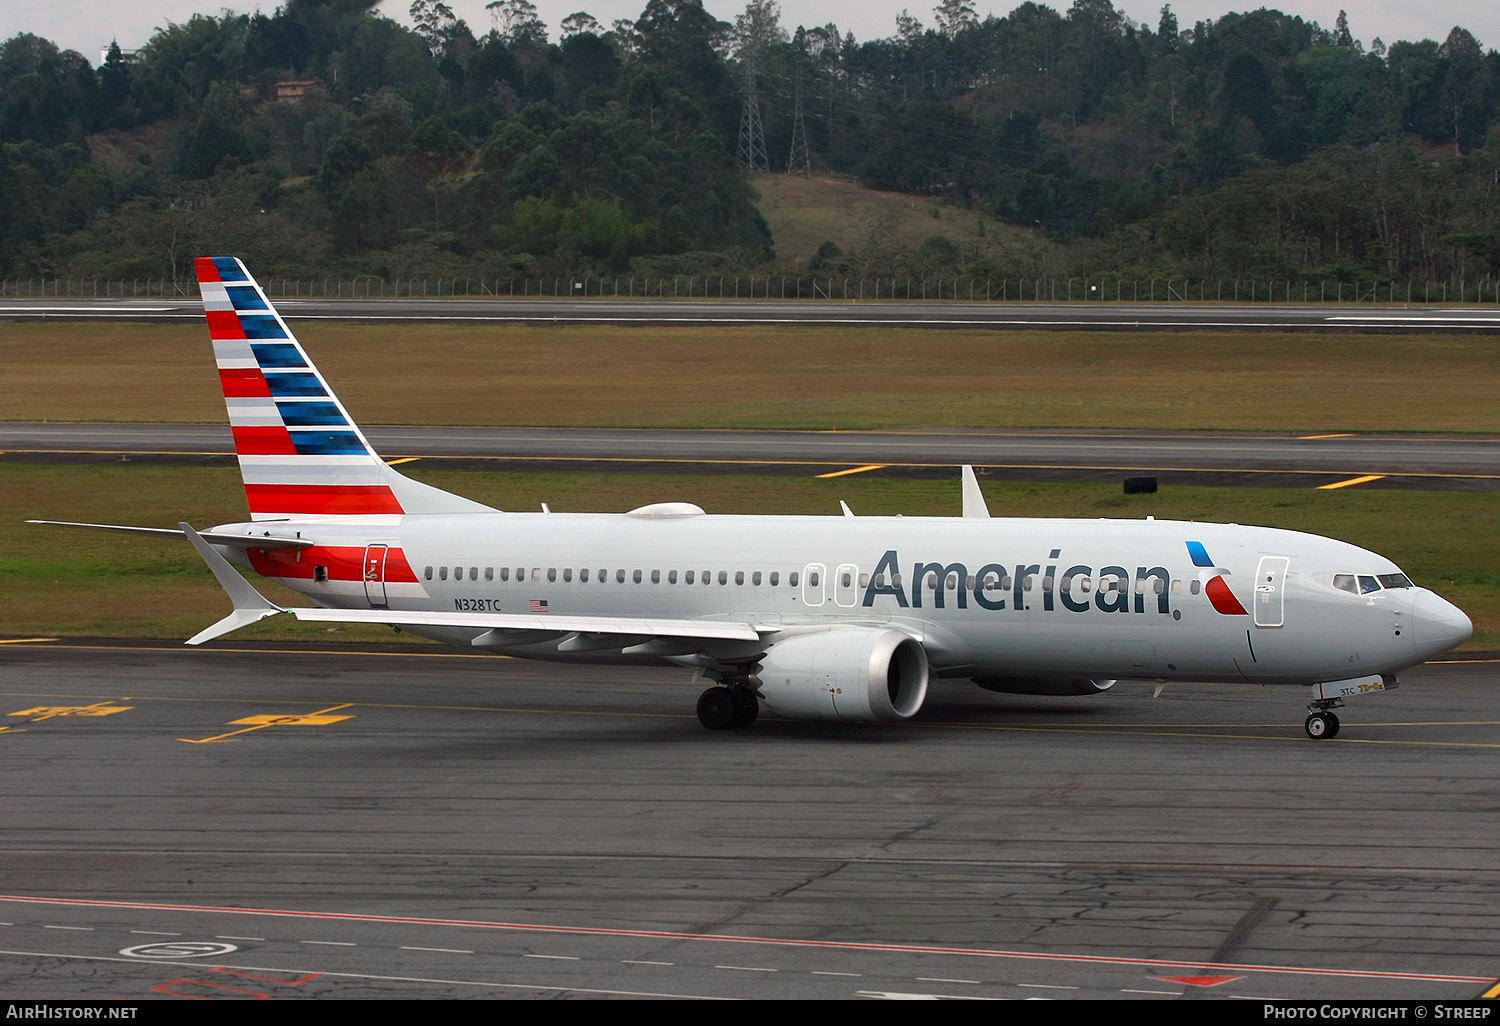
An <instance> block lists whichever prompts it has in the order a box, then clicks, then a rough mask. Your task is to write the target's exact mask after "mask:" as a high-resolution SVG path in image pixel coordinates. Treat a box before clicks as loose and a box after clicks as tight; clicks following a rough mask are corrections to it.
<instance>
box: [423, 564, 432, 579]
mask: <svg viewBox="0 0 1500 1026" xmlns="http://www.w3.org/2000/svg"><path fill="white" fill-rule="evenodd" d="M424 576H426V578H427V579H428V580H429V581H430V580H432V567H428V568H427V573H426V574H425V575H424Z"/></svg>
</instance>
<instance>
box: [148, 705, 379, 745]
mask: <svg viewBox="0 0 1500 1026" xmlns="http://www.w3.org/2000/svg"><path fill="white" fill-rule="evenodd" d="M353 704H354V703H353V702H345V703H344V704H343V705H332V706H329V707H328V708H327V709H319V710H318V711H317V712H315V713H304V714H296V713H293V714H292V715H290V716H246V717H245V718H244V719H239V720H230V721H229V725H230V726H231V727H233V726H235V725H236V724H240V723H248V724H250V726H248V727H246V728H245V729H244V730H231V731H230V732H229V733H227V734H218V735H215V736H214V737H204V738H190V737H180V738H178V739H177V740H179V741H181V742H183V743H184V744H189V745H206V744H208V743H210V742H213V741H228V740H231V739H234V738H238V737H239V736H240V735H241V734H248V733H250V732H251V731H252V730H265V729H266V728H267V727H322V726H326V725H327V724H330V723H338V722H340V721H341V720H352V719H354V717H353V716H330V715H328V714H329V713H335V712H338V711H339V710H340V709H348V708H349V707H350V706H352V705H353Z"/></svg>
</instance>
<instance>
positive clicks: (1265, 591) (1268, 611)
mask: <svg viewBox="0 0 1500 1026" xmlns="http://www.w3.org/2000/svg"><path fill="white" fill-rule="evenodd" d="M1289 562H1290V560H1288V559H1287V557H1285V556H1262V557H1261V559H1260V566H1259V567H1258V568H1257V569H1256V571H1255V626H1257V627H1280V626H1281V625H1282V624H1284V623H1285V622H1286V599H1285V596H1286V568H1287V564H1288V563H1289Z"/></svg>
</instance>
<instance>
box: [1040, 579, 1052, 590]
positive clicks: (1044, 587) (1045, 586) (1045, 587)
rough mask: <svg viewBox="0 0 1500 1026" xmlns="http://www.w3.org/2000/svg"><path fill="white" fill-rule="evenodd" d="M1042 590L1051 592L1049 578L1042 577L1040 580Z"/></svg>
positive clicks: (1050, 580)
mask: <svg viewBox="0 0 1500 1026" xmlns="http://www.w3.org/2000/svg"><path fill="white" fill-rule="evenodd" d="M1042 590H1043V591H1051V590H1052V578H1050V577H1043V578H1042Z"/></svg>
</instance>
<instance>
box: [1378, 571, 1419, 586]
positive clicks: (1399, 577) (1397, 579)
mask: <svg viewBox="0 0 1500 1026" xmlns="http://www.w3.org/2000/svg"><path fill="white" fill-rule="evenodd" d="M1379 577H1380V583H1381V584H1383V585H1385V586H1386V587H1387V588H1411V587H1414V585H1413V584H1412V583H1411V579H1410V578H1408V577H1407V576H1406V575H1405V574H1380V575H1379Z"/></svg>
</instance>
